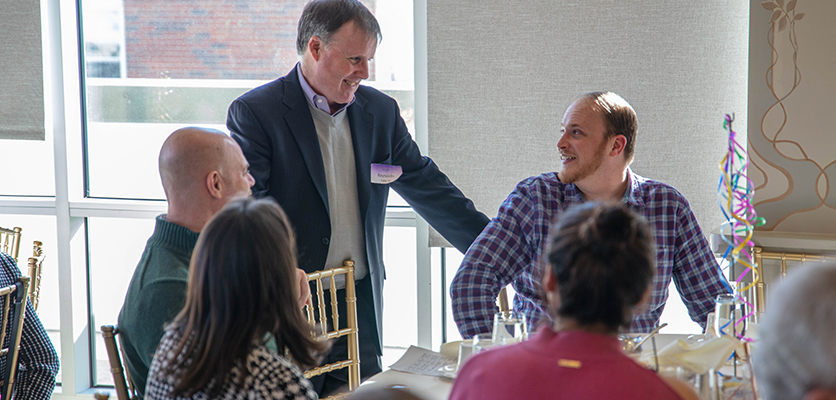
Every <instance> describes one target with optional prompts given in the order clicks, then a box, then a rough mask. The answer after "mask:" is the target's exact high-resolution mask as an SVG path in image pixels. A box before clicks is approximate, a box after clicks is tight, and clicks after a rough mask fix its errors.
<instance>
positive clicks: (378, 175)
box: [372, 164, 403, 185]
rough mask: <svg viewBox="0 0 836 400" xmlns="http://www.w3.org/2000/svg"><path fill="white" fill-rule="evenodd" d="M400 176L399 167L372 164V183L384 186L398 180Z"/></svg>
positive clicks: (401, 170) (400, 169)
mask: <svg viewBox="0 0 836 400" xmlns="http://www.w3.org/2000/svg"><path fill="white" fill-rule="evenodd" d="M401 174H403V169H402V168H401V166H400V165H386V164H372V183H378V184H381V185H386V184H389V183H392V182H394V181H396V180H398V178H400V177H401Z"/></svg>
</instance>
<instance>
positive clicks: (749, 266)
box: [717, 114, 766, 341]
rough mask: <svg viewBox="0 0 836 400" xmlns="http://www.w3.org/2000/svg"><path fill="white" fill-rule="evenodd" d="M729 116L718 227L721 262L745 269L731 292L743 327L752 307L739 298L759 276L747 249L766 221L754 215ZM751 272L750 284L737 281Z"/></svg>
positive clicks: (745, 160) (743, 158)
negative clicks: (722, 250) (742, 307)
mask: <svg viewBox="0 0 836 400" xmlns="http://www.w3.org/2000/svg"><path fill="white" fill-rule="evenodd" d="M733 121H734V116H733V115H731V116H730V115H728V114H726V117H725V119H724V120H723V129H724V130H725V131H726V132H728V138H729V141H728V149H727V152H726V155H725V157H723V160H722V161H720V171H722V173H721V174H720V182H719V185H718V187H717V202H718V204H719V205H720V210H722V211H723V215H724V216H725V217H726V222H724V223H723V225H722V226H721V235H720V236H721V237H722V238H723V240H724V241H725V242H726V244H727V245H728V247H727V248H726V252H725V253H724V254H723V258H724V259H726V260H728V261H729V265H730V266H731V265H735V263H739V264H740V265H742V266H744V267H745V269H744V271H743V273H741V274H740V275H739V276H738V277H737V279H736V280H735V282H736V284H735V287H734V288H730V289H732V291H733V293H734V296H735V298H737V299H738V300H740V301H741V302H742V303H743V304H745V305H746V307H747V308H746V309H747V310H750V311H749V313H748V314H746V315H744V316H743V318H741V319H740V320H739V321H737V324H738V325H740V324H743V323H744V322H745V320H746V319H748V318H749V316H750V315H752V311H751V310H753V307H752V305H751V304H750V303H749V302H748V301H747V300H746V299H745V298H744V297H743V296H742V295H741V294H742V293H743V292H745V291H747V290H749V289H751V288H752V287H754V286H755V284H757V283H758V281H759V280H760V276H758V273H757V270H756V269H754V268H753V264H754V261H753V260H752V251H751V247H752V246H754V243H752V241H751V239H752V234H753V233H754V230H755V227H758V226H761V225H763V224H764V223H765V222H766V220H764V219H763V218H761V217H758V215H757V213H756V212H755V207H754V206H753V205H752V196H754V194H755V188H754V185H753V184H752V181H751V180H749V177H748V176H747V175H746V169H747V167H748V166H749V157H748V153H746V149H745V148H744V147H743V146H742V145H741V144H740V143H739V142H738V141H737V132H735V131H734V130H733V129H732V122H733ZM750 271H751V272H752V283H749V284H746V285H745V286H744V282H741V279H742V278H743V277H744V276H746V274H748V273H749V272H750ZM717 317H718V318H719V316H717ZM730 323H731V322H729V323H726V324H725V325H723V326H722V327H721V328H720V331H721V332H723V329H724V328H725V327H726V326H728V325H729V324H730ZM735 331H736V332H741V331H742V329H740V330H738V329H735ZM742 335H743V334H742V333H739V334H738V337H739V338H740V339H743V340H745V341H751V339H748V338H745V337H743V336H742Z"/></svg>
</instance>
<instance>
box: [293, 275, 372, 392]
mask: <svg viewBox="0 0 836 400" xmlns="http://www.w3.org/2000/svg"><path fill="white" fill-rule="evenodd" d="M339 275H344V276H345V306H346V307H345V308H346V314H347V315H346V316H345V318H346V324H345V325H346V327H345V328H343V329H340V328H339V326H340V316H339V313H338V311H337V305H338V302H337V287H336V284H335V283H334V277H336V276H339ZM323 278H331V279H328V281H330V283H329V286H330V287H329V289H328V291H329V293H330V299H331V326H332V328H333V329H329V325H328V315H327V312H326V311H325V290H324V289H323V282H322V279H323ZM308 282H315V283H316V291H315V292H314V293H312V295H313V299H312V301H311V305H310V306H306V307H305V312H306V314H307V317H308V321H309V322H310V323H311V324H317V325H318V326H319V327H320V330H321V332H320V333H319V334H318V335H316V339H317V340H331V339H336V338H339V337H342V336H346V337H347V340H348V359H347V360H344V361H338V362H335V363H331V364H326V365H322V366H319V367H316V368H312V369H309V370H307V371H305V378H309V379H310V378H311V377H314V376H317V375H321V374H324V373H326V372H331V371H334V370H338V369H342V368H348V389H349V390H350V391H352V390H354V389H357V387H358V386H360V342H359V341H358V334H357V333H358V330H357V296H356V295H355V292H354V261H351V260H347V261H345V262H344V263H343V266H342V267H339V268H332V269H328V270H325V271H317V272H312V273H309V274H308ZM314 308H316V309H317V311H318V312H317V313H314V310H313V309H314ZM314 314H316V317H317V318H314ZM335 397H336V396H335ZM329 399H330V398H329Z"/></svg>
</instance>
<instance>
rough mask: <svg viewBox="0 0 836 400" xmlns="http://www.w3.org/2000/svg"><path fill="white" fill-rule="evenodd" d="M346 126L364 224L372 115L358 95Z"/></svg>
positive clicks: (369, 191) (370, 151)
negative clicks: (352, 148) (347, 126)
mask: <svg viewBox="0 0 836 400" xmlns="http://www.w3.org/2000/svg"><path fill="white" fill-rule="evenodd" d="M346 112H348V124H349V126H350V127H351V142H352V144H353V146H354V164H355V165H354V169H356V170H357V197H358V201H359V206H360V218H361V220H362V221H363V223H364V224H365V221H366V212H367V211H368V209H369V194H370V193H371V191H372V190H371V185H372V184H371V165H372V160H371V157H372V143H373V140H374V138H373V137H372V134H373V132H374V115H372V114H371V113H369V112H366V99H365V98H363V97H362V96H361V95H360V94H359V93H355V95H354V103H353V104H351V105H350V106H348V109H347V110H346Z"/></svg>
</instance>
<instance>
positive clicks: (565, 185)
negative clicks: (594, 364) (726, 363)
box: [450, 92, 730, 338]
mask: <svg viewBox="0 0 836 400" xmlns="http://www.w3.org/2000/svg"><path fill="white" fill-rule="evenodd" d="M637 130H638V122H637V119H636V113H635V111H633V108H632V107H631V106H630V104H628V103H627V102H626V101H625V100H624V99H623V98H621V97H620V96H618V95H617V94H615V93H612V92H606V93H601V92H596V93H589V94H586V95H584V96H583V97H581V98H580V99H579V100H577V101H575V102H574V103H573V104H572V105H571V106H570V107H569V109H568V110H566V114H565V115H564V117H563V122H562V123H561V130H560V131H561V134H560V139H559V140H558V141H557V148H558V150H559V152H560V160H561V168H560V171H559V172H556V173H555V172H550V173H545V174H542V175H539V176H535V177H531V178H528V179H526V180H524V181H522V182H520V183H519V184H517V187H516V189H515V190H514V192H512V193H511V194H510V195H509V196H508V198H507V199H505V201H504V202H503V203H502V205H501V206H500V208H499V213H498V214H497V216H496V218H494V219H493V220H491V222H490V223H489V224H488V226H487V227H486V228H485V230H484V231H482V234H481V235H479V237H478V238H477V239H476V241H475V242H474V243H473V245H472V246H470V249H469V250H468V251H467V254H466V255H465V258H464V261H462V265H461V266H460V267H459V270H458V272H456V277H455V278H454V279H453V283H452V285H451V287H450V294H451V296H452V300H453V301H452V304H453V316H454V318H455V320H456V324H457V325H458V327H459V332H461V334H462V336H463V337H465V338H469V337H472V336H473V335H476V334H478V333H490V332H491V330H492V326H493V315H494V314H495V313H496V312H497V307H496V304H495V299H496V296H497V294H498V293H499V291H500V289H501V288H503V287H505V286H506V285H508V284H513V287H514V290H515V291H516V292H517V294H516V296H515V297H514V308H515V309H516V310H517V311H521V312H522V313H523V314H525V315H526V318H527V319H528V323H529V327H530V328H536V327H538V325H539V324H540V322H541V321H542V320H544V319H548V318H549V317H548V316H547V315H546V312H545V310H546V305H545V303H544V302H543V300H542V299H541V296H540V272H539V268H540V263H541V262H545V261H541V255H542V252H543V249H544V247H545V244H546V240H547V238H548V232H549V226H550V225H551V222H552V221H553V220H555V219H556V218H559V217H560V214H561V213H562V212H563V211H565V210H566V209H568V208H569V207H571V206H573V205H575V204H580V203H584V202H587V201H602V202H613V201H621V202H624V203H627V204H629V205H630V206H631V208H633V209H634V210H635V211H636V212H638V213H639V214H641V215H643V216H644V217H645V218H646V219H647V222H648V223H649V224H650V226H651V228H652V229H653V234H654V237H655V238H656V270H657V271H656V276H655V278H654V281H653V289H652V293H651V298H650V302H649V304H648V308H647V309H645V310H638V312H641V313H640V314H637V315H636V316H635V318H634V319H633V324H632V326H631V329H630V330H631V331H633V332H649V331H650V330H652V329H653V328H654V327H655V326H656V325H657V324H658V322H659V316H660V315H661V314H662V310H663V309H664V306H665V302H666V301H667V299H668V287H669V284H670V281H671V278H673V280H674V282H675V283H676V287H677V290H678V291H679V294H680V296H681V297H682V301H683V302H684V303H685V306H686V307H687V308H688V313H689V315H690V317H691V319H692V320H694V321H695V322H697V323H699V324H700V325H701V326H703V327H705V320H706V316H707V315H708V313H709V312H711V311H713V309H714V300H715V298H716V297H717V295H718V294H721V293H729V292H730V286H729V284H728V282H726V280H725V278H724V277H723V275H722V273H721V271H720V269H719V267H718V265H717V261H716V259H715V258H714V255H713V254H712V252H711V250H710V249H709V246H708V241H707V240H706V238H705V236H704V235H703V233H702V231H701V230H700V227H699V225H698V224H697V221H696V218H695V217H694V214H693V212H691V208H690V206H689V205H688V201H687V200H685V198H684V197H683V196H682V194H680V193H679V192H678V191H677V190H676V189H674V188H673V187H671V186H669V185H666V184H664V183H661V182H657V181H654V180H650V179H647V178H644V177H641V176H639V175H636V174H634V173H633V171H632V170H630V167H629V165H630V163H631V162H632V161H633V153H634V148H635V141H636V132H637Z"/></svg>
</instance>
